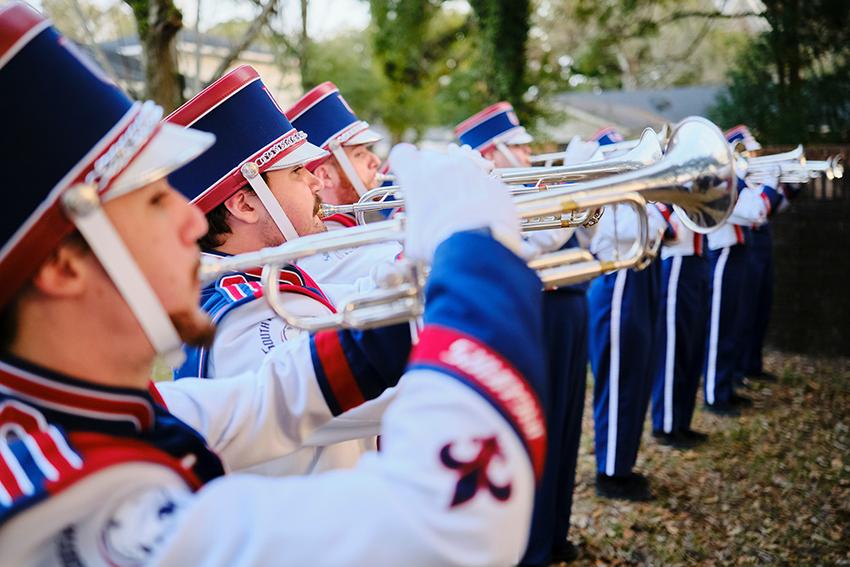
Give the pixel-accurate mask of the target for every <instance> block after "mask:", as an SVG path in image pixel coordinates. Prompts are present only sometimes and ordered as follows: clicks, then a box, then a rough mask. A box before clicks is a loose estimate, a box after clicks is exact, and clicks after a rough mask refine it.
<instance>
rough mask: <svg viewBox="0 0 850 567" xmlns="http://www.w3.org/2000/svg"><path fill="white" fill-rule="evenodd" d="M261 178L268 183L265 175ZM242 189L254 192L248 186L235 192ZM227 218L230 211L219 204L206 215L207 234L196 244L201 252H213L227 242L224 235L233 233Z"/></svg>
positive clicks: (222, 204)
mask: <svg viewBox="0 0 850 567" xmlns="http://www.w3.org/2000/svg"><path fill="white" fill-rule="evenodd" d="M261 177H262V178H263V180H264V181H265V182H266V183H268V182H269V179H268V177H266V174H265V173H263V174H261ZM242 189H244V190H246V191H248V192H249V193H253V192H254V189H253V188H252V187H251V186H250V185H246V186H244V187H240V188H239V189H237V190H236V191H241V190H242ZM236 191H234V192H233V194H234V195H235V194H236ZM229 218H230V211H228V210H227V207H226V206H225V205H224V203H221V204H219V205H218V206H217V207H216V208H214V209H213V210H211V211H210V212H208V213H207V225H209V228H208V229H207V233H206V234H205V235H204V236H202V237H201V239H200V240H198V244H199V245H200V246H201V249H202V250H214V249H215V248H218V247H219V246H221V245H222V244H224V243H225V242H226V241H227V238H225V235H227V234H230V233H231V232H233V231H232V230H231V229H230V225H229V224H228V222H227V221H228V219H229Z"/></svg>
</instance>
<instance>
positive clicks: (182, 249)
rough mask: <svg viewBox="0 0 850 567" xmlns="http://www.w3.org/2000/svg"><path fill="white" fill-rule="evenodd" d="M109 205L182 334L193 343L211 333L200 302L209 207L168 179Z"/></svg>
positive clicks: (117, 226) (113, 218) (108, 211)
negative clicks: (202, 208)
mask: <svg viewBox="0 0 850 567" xmlns="http://www.w3.org/2000/svg"><path fill="white" fill-rule="evenodd" d="M104 210H105V211H106V214H107V215H108V216H109V218H110V220H111V221H112V223H113V225H114V226H115V229H116V230H117V231H118V234H119V235H120V236H121V239H122V240H123V241H124V243H125V244H126V245H127V248H128V249H129V251H130V253H131V254H132V256H133V258H135V260H136V263H137V264H138V266H139V268H140V269H141V271H142V273H143V274H144V276H145V278H146V279H147V281H148V282H149V283H150V285H151V287H152V288H153V290H154V292H155V293H156V295H157V297H158V298H159V300H160V303H161V304H162V306H163V308H164V309H165V311H166V313H168V315H169V316H170V317H171V319H172V321H173V322H174V323H175V326H176V327H177V330H178V332H179V333H180V335H181V338H182V339H183V340H184V341H186V342H190V343H193V342H195V340H196V339H197V340H204V339H206V338H208V337H209V335H210V334H211V332H212V327H211V325H210V323H209V321H208V319H207V317H206V316H205V315H204V314H203V313H202V312H201V311H200V309H199V307H198V305H199V299H200V282H199V281H198V275H197V274H198V263H199V259H200V254H199V249H198V243H197V242H198V239H199V238H200V237H201V236H203V235H204V234H205V233H206V231H207V221H206V219H205V218H204V215H203V213H201V211H200V210H199V209H198V208H197V207H195V206H194V205H191V204H189V202H188V201H187V200H186V199H185V197H183V195H181V194H180V193H178V192H177V191H175V190H174V189H172V188H171V186H170V185H169V184H168V182H167V181H166V180H165V179H161V180H159V181H155V182H154V183H151V184H149V185H147V186H145V187H143V188H142V189H138V190H136V191H132V192H130V193H128V194H126V195H122V196H121V197H118V198H116V199H114V200H111V201H109V202H107V203H106V204H104Z"/></svg>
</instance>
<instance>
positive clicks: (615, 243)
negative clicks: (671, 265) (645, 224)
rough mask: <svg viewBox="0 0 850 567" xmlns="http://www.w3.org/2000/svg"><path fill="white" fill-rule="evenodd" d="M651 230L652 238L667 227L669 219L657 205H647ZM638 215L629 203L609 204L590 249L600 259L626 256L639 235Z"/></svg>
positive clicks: (594, 234)
mask: <svg viewBox="0 0 850 567" xmlns="http://www.w3.org/2000/svg"><path fill="white" fill-rule="evenodd" d="M646 210H647V214H648V215H649V232H650V235H651V237H652V238H656V237H659V235H660V234H661V233H662V232H663V231H664V230H665V229H666V228H667V226H668V225H667V220H666V219H665V218H664V216H663V215H662V214H661V212H660V211H659V210H658V209H657V208H656V207H655V205H647V207H646ZM638 226H639V225H638V217H637V214H636V213H635V211H634V210H633V209H632V208H631V207H629V206H627V205H613V206H611V205H609V206H606V207H605V212H604V213H603V214H602V218H601V219H600V220H599V224H597V225H596V230H595V232H594V233H593V238H592V239H591V241H590V251H591V252H592V253H593V254H594V255H595V256H596V257H597V258H599V259H600V260H605V261H607V260H613V259H615V258H625V256H626V255H627V254H628V252H629V250H630V249H631V247H632V244H633V243H634V241H635V239H637V237H638Z"/></svg>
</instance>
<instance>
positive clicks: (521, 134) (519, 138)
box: [503, 126, 534, 146]
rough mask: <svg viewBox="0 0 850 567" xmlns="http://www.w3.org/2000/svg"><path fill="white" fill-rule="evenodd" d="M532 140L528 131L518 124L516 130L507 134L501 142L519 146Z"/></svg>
mask: <svg viewBox="0 0 850 567" xmlns="http://www.w3.org/2000/svg"><path fill="white" fill-rule="evenodd" d="M533 141H534V138H533V137H532V136H531V134H529V133H528V131H527V130H526V129H525V128H523V127H522V126H520V127H519V128H517V129H516V131H514V132H512V133H511V134H509V135H508V136H507V137H506V138H505V139H504V140H503V142H504V143H505V144H507V145H509V146H519V145H520V144H530V143H531V142H533Z"/></svg>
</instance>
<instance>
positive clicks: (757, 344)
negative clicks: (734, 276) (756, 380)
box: [738, 225, 773, 376]
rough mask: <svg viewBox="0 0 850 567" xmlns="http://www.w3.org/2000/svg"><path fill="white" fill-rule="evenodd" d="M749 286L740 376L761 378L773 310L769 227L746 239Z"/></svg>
mask: <svg viewBox="0 0 850 567" xmlns="http://www.w3.org/2000/svg"><path fill="white" fill-rule="evenodd" d="M746 251H747V280H746V282H747V285H746V286H745V290H744V294H745V298H744V300H743V305H742V306H741V307H742V312H744V313H745V315H744V318H743V321H742V326H741V342H742V347H741V348H742V352H741V360H740V362H739V364H738V374H739V375H741V376H754V375H758V374H761V372H762V371H763V370H764V368H763V366H762V349H763V348H764V338H765V336H766V335H767V325H768V323H769V322H770V309H771V307H772V306H773V239H772V238H771V236H770V227H769V225H764V226H761V227H759V228H754V229H752V230H750V231H749V232H748V235H747V246H746Z"/></svg>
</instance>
